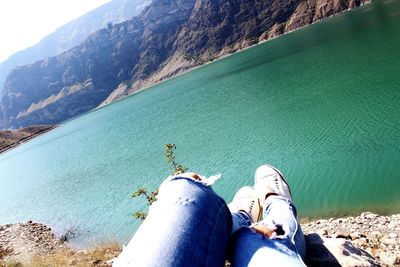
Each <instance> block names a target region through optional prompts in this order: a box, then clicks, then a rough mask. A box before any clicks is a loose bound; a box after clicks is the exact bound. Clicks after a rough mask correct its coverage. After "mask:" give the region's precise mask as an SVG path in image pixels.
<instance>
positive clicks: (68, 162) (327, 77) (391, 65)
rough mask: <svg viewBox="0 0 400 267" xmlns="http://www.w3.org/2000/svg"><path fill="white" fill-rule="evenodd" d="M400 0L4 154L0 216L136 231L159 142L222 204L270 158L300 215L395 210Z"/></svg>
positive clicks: (118, 235)
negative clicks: (210, 180)
mask: <svg viewBox="0 0 400 267" xmlns="http://www.w3.org/2000/svg"><path fill="white" fill-rule="evenodd" d="M399 25H400V3H399V1H376V2H375V3H374V4H372V5H368V6H364V7H362V8H360V9H357V10H354V11H352V12H348V13H346V14H344V15H341V16H338V17H334V18H331V19H328V20H326V21H324V22H322V23H318V24H314V25H312V26H309V27H306V28H303V29H301V30H299V31H296V32H293V33H290V34H287V35H285V36H283V37H281V38H278V39H275V40H272V41H270V42H267V43H265V44H262V45H259V46H256V47H254V48H251V49H248V50H245V51H243V52H241V53H237V54H235V55H233V56H230V57H228V58H225V59H224V60H220V61H217V62H215V63H213V64H209V65H206V66H204V67H201V68H198V69H196V70H194V71H192V72H190V73H188V74H186V75H183V76H180V77H178V78H175V79H172V80H169V81H167V82H164V83H162V84H159V85H157V86H154V87H153V88H151V89H149V90H145V91H143V92H140V93H138V94H135V95H133V96H131V97H128V98H126V99H124V100H122V101H118V102H116V103H114V104H112V105H110V106H107V107H104V108H101V109H99V110H97V111H93V112H90V113H88V114H85V115H83V116H80V117H78V118H76V119H74V120H71V121H68V122H66V123H64V124H62V125H61V126H60V127H58V128H56V129H55V130H53V131H51V132H49V133H46V134H44V135H43V136H40V137H38V138H36V139H34V140H32V141H30V142H28V143H26V144H24V145H22V146H20V147H18V148H16V149H13V150H11V151H9V152H6V153H4V154H2V155H0V203H1V206H0V224H3V223H11V222H17V221H26V220H35V221H40V222H44V223H47V224H49V225H50V226H51V227H52V228H53V229H55V230H56V231H57V232H58V233H62V232H63V231H64V230H65V229H74V230H75V231H76V232H77V233H78V237H77V239H76V240H75V244H77V245H81V246H82V245H86V244H91V243H93V242H94V243H96V242H102V241H107V240H114V239H117V240H120V241H123V242H124V241H127V240H128V239H129V238H130V236H131V235H132V234H133V233H134V231H135V229H136V228H137V225H138V223H137V221H136V220H135V219H133V218H132V217H131V214H132V213H133V212H134V211H137V210H140V209H142V208H144V201H142V200H139V199H131V198H130V195H131V193H132V192H133V191H134V190H135V189H136V188H138V187H141V186H146V187H148V188H151V189H153V188H155V187H157V185H158V184H159V183H160V182H161V181H162V179H163V178H164V177H166V176H167V175H168V173H169V171H170V170H169V169H168V165H167V163H165V159H164V144H166V143H175V144H177V147H178V151H177V157H178V161H179V162H180V163H182V164H183V165H186V166H190V169H191V170H193V171H197V172H199V173H202V174H204V175H207V176H208V175H213V174H217V173H221V174H222V179H221V180H220V181H218V182H217V183H216V184H215V186H214V188H215V191H217V192H218V193H219V194H221V195H222V196H223V197H224V198H225V199H226V200H227V201H229V200H230V199H231V198H232V196H233V195H234V193H235V191H236V190H237V189H238V188H239V187H241V186H243V185H247V184H252V181H253V174H254V171H255V169H256V168H257V167H258V166H259V165H261V164H263V163H266V162H267V163H270V164H273V165H275V166H277V167H278V168H280V169H281V170H282V171H283V172H284V174H285V175H286V176H287V179H288V181H289V183H290V185H291V187H292V192H293V194H294V200H295V202H296V204H297V206H298V209H299V213H300V215H301V216H302V217H316V216H336V215H343V214H353V213H358V212H360V211H364V210H370V211H376V212H381V213H391V212H399V211H400V194H399V193H398V190H399V186H400V147H399V142H400V118H399V115H400V27H399Z"/></svg>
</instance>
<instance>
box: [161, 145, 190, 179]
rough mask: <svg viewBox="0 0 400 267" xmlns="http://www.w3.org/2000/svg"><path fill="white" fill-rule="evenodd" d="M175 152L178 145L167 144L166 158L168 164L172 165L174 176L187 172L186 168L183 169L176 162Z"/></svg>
mask: <svg viewBox="0 0 400 267" xmlns="http://www.w3.org/2000/svg"><path fill="white" fill-rule="evenodd" d="M175 151H176V145H175V144H166V145H165V157H166V158H167V162H168V163H171V165H172V166H171V167H172V170H173V172H172V173H173V174H174V175H177V174H182V173H184V172H186V171H187V168H186V167H183V166H182V165H180V164H178V163H177V162H176V156H175Z"/></svg>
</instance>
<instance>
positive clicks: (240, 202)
mask: <svg viewBox="0 0 400 267" xmlns="http://www.w3.org/2000/svg"><path fill="white" fill-rule="evenodd" d="M228 207H229V210H230V211H231V212H238V211H243V212H245V213H246V214H247V215H248V216H249V217H250V219H251V220H252V222H258V221H260V219H261V216H262V212H261V211H262V210H261V206H260V201H259V199H258V197H257V195H256V194H255V191H254V189H253V187H251V186H244V187H241V188H240V189H239V190H238V191H237V192H236V194H235V196H234V197H233V200H232V202H231V203H229V204H228Z"/></svg>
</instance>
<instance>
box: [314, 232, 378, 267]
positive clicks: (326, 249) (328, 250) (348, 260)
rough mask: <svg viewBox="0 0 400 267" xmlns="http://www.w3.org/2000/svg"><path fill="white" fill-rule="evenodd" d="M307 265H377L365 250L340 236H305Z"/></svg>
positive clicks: (349, 266)
mask: <svg viewBox="0 0 400 267" xmlns="http://www.w3.org/2000/svg"><path fill="white" fill-rule="evenodd" d="M306 242H307V252H308V254H307V260H306V263H307V266H348V267H351V266H379V263H378V261H377V260H375V259H374V258H373V257H372V256H371V255H370V254H368V253H367V252H366V251H364V250H362V249H359V248H357V247H355V246H354V245H353V244H352V243H351V242H350V241H347V240H344V239H341V238H325V237H322V236H319V235H317V234H311V235H307V236H306Z"/></svg>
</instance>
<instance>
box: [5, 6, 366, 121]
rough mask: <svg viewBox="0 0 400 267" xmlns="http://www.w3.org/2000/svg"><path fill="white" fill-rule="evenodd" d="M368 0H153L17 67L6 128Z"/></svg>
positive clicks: (63, 114) (73, 109)
mask: <svg viewBox="0 0 400 267" xmlns="http://www.w3.org/2000/svg"><path fill="white" fill-rule="evenodd" d="M365 2H369V1H368V0H287V1H283V0H271V1H256V0H237V1H224V0H154V1H153V2H152V3H151V4H150V5H149V6H147V7H146V8H145V9H144V11H143V12H142V13H141V14H140V15H139V16H137V17H135V18H133V19H131V20H129V21H126V22H123V23H120V24H115V25H109V27H108V28H105V29H102V30H100V31H98V32H95V33H93V34H92V35H90V37H89V38H88V39H87V40H86V41H84V42H83V43H82V44H80V45H79V46H77V47H75V48H73V49H71V50H69V51H67V52H65V53H63V54H61V55H59V56H56V57H52V58H48V59H46V60H42V61H38V62H35V63H34V64H32V65H27V66H23V67H19V68H17V69H15V70H14V71H13V72H12V73H11V74H10V75H9V76H8V78H7V81H6V83H5V90H4V92H3V95H2V98H1V105H0V113H1V114H0V116H1V118H0V119H1V122H2V124H1V127H3V128H10V127H13V128H19V127H24V126H27V125H33V124H57V123H59V122H61V121H63V120H65V119H68V118H71V117H73V116H75V115H78V114H81V113H82V112H85V111H88V110H90V109H93V108H95V107H97V106H98V105H100V104H105V103H109V102H111V101H113V100H115V99H118V98H120V97H122V96H124V95H127V94H129V93H132V92H134V91H136V90H138V89H141V88H143V87H145V86H148V85H151V84H153V83H154V82H157V81H161V80H163V79H165V78H168V77H171V76H173V75H175V74H177V73H180V72H182V71H184V70H187V69H190V68H192V67H194V66H197V65H200V64H202V63H204V62H207V61H209V60H212V59H214V58H217V57H219V56H221V55H224V54H227V53H231V52H233V51H236V50H238V49H241V48H244V47H247V46H249V45H252V44H255V43H257V42H259V41H262V40H265V39H269V38H272V37H275V36H277V35H279V34H282V33H285V32H288V31H291V30H294V29H296V28H299V27H302V26H304V25H307V24H310V23H312V22H315V21H318V20H320V19H322V18H325V17H328V16H331V15H334V14H336V13H339V12H341V11H343V10H346V9H348V8H353V7H356V6H359V5H360V4H363V3H365Z"/></svg>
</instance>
